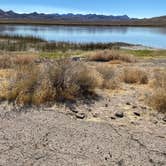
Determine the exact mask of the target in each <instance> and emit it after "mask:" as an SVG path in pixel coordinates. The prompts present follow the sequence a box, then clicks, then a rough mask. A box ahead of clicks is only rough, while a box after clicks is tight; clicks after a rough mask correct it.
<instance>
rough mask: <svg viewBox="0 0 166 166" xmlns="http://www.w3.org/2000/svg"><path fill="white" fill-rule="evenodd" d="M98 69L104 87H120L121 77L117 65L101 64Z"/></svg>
mask: <svg viewBox="0 0 166 166" xmlns="http://www.w3.org/2000/svg"><path fill="white" fill-rule="evenodd" d="M97 71H98V72H99V73H100V74H101V77H102V78H103V83H102V88H106V89H117V88H119V87H120V79H119V75H118V73H117V72H116V69H115V67H110V66H105V65H100V66H98V67H97Z"/></svg>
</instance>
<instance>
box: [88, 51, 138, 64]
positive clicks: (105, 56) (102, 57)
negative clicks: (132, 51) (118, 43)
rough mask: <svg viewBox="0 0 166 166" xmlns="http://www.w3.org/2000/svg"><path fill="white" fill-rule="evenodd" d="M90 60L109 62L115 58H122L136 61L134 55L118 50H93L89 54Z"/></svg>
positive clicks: (127, 60) (121, 59) (125, 60)
mask: <svg viewBox="0 0 166 166" xmlns="http://www.w3.org/2000/svg"><path fill="white" fill-rule="evenodd" d="M88 59H89V60H90V61H98V62H108V61H113V60H120V61H124V62H130V63H131V62H136V59H135V58H134V56H132V55H129V54H125V53H123V54H122V53H120V52H119V51H118V50H102V51H99V50H98V51H96V52H93V53H92V54H90V55H89V56H88Z"/></svg>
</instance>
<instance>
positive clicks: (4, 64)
mask: <svg viewBox="0 0 166 166" xmlns="http://www.w3.org/2000/svg"><path fill="white" fill-rule="evenodd" d="M11 65H12V60H11V57H10V56H9V55H3V54H2V55H1V56H0V69H7V68H10V67H11Z"/></svg>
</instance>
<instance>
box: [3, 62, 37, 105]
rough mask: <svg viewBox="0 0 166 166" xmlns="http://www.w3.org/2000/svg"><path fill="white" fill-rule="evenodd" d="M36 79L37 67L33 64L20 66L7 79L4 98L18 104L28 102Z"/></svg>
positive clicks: (30, 99)
mask: <svg viewBox="0 0 166 166" xmlns="http://www.w3.org/2000/svg"><path fill="white" fill-rule="evenodd" d="M37 81H38V68H37V67H36V66H34V65H29V66H21V67H19V68H18V69H16V72H15V75H13V76H12V77H11V78H10V80H9V82H10V83H9V87H8V89H7V90H8V93H7V96H6V98H7V99H8V100H9V101H14V100H16V102H17V103H19V104H29V103H31V101H32V94H33V91H34V89H35V86H36V84H37Z"/></svg>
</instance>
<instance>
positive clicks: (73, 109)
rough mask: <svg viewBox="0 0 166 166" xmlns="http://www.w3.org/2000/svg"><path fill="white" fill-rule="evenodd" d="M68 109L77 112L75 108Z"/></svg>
mask: <svg viewBox="0 0 166 166" xmlns="http://www.w3.org/2000/svg"><path fill="white" fill-rule="evenodd" d="M70 110H71V111H72V112H74V113H78V110H76V109H75V108H70Z"/></svg>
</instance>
